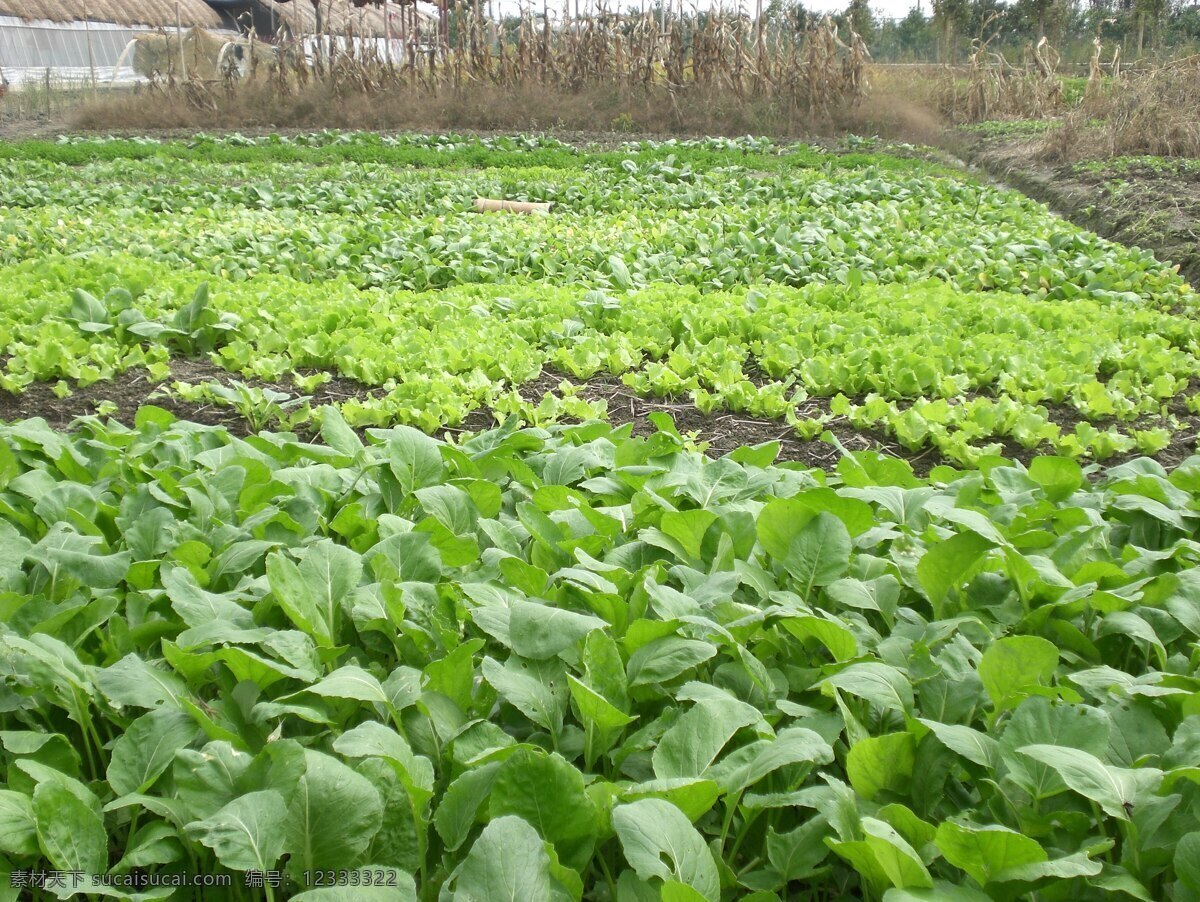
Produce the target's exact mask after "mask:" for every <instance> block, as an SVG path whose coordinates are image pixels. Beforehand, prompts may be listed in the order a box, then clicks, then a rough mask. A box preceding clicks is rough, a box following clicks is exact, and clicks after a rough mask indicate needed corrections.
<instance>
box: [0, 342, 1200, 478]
mask: <svg viewBox="0 0 1200 902" xmlns="http://www.w3.org/2000/svg"><path fill="white" fill-rule="evenodd" d="M2 363H3V361H2V360H0V364H2ZM308 372H310V371H306V372H305V373H304V374H303V375H307V374H308ZM751 375H752V376H753V373H751ZM564 379H569V380H570V381H572V382H573V383H575V384H576V386H577V394H578V395H579V396H580V397H582V398H585V399H586V400H589V401H604V402H605V403H606V405H607V411H608V420H609V422H611V423H612V424H613V425H614V426H623V425H626V424H632V426H633V434H634V435H641V436H645V435H650V434H652V433H653V432H655V431H656V430H657V427H656V426H655V425H654V423H653V422H651V420H650V417H651V415H652V414H655V413H666V414H668V415H669V416H670V417H671V419H672V420H673V421H674V423H675V427H676V429H678V430H679V431H680V432H681V433H683V434H685V435H688V434H690V435H692V436H694V438H695V440H696V441H697V442H699V443H703V445H704V446H705V451H706V453H707V454H708V455H709V456H711V457H720V456H722V455H725V454H728V453H730V452H732V451H734V450H736V449H737V448H740V447H742V446H745V445H758V444H762V443H765V442H778V443H779V454H778V457H777V460H779V461H781V462H786V461H795V462H799V463H802V464H804V465H806V466H811V467H820V468H822V469H831V468H833V467H835V466H836V465H837V462H838V460H839V459H840V458H841V454H842V452H841V450H840V448H844V449H845V450H847V451H865V450H873V451H877V452H879V453H881V454H886V455H889V456H892V457H896V458H899V459H901V460H906V461H908V462H909V464H910V465H911V466H912V468H913V471H914V472H915V473H916V474H917V475H919V476H924V475H927V474H928V473H929V471H930V470H931V469H933V468H934V467H936V466H939V465H942V464H949V463H950V461H948V460H946V459H945V458H944V457H943V456H942V455H941V454H940V453H939V452H938V451H937V450H936V449H934V448H927V449H923V450H921V451H912V450H910V449H908V448H905V447H904V446H903V445H901V444H900V443H898V442H897V441H895V440H894V439H893V438H891V437H890V436H888V435H886V434H885V433H883V432H881V431H878V430H874V429H856V428H854V427H853V426H851V425H850V424H849V423H848V422H847V421H846V420H845V419H842V418H838V417H834V418H833V419H831V420H830V422H829V423H828V426H827V430H828V432H829V433H831V434H832V436H833V438H834V439H835V440H836V443H834V442H826V441H822V440H819V439H817V440H812V441H806V440H802V439H799V438H797V437H796V435H795V434H794V433H793V431H792V430H791V428H790V427H789V426H788V425H787V424H786V423H784V422H782V421H780V420H772V419H764V418H761V417H752V416H749V415H747V414H744V413H735V412H731V411H715V412H713V413H711V414H706V413H703V412H701V411H700V410H699V409H698V408H697V407H696V406H695V405H694V404H693V403H692V402H691V401H689V400H687V399H684V398H659V397H642V396H640V395H638V394H636V393H635V392H634V391H633V390H632V389H630V388H629V387H628V386H626V385H625V384H624V383H623V382H621V380H620V378H619V377H614V376H611V375H607V374H601V375H598V376H595V377H593V378H591V379H588V380H585V381H583V382H580V381H579V380H577V379H572V378H571V377H569V376H566V375H565V374H563V373H560V372H556V371H554V370H546V371H544V372H543V373H542V374H541V375H540V376H539V377H538V378H536V379H534V380H531V381H530V382H527V383H525V384H524V385H522V386H521V387H520V389H519V390H520V393H521V396H522V397H523V398H524V399H525V400H526V401H528V402H530V403H534V404H536V403H537V402H539V401H541V400H542V398H543V397H544V396H545V395H546V394H547V393H550V394H555V395H557V394H559V389H558V387H559V385H560V383H561V382H562V381H563V380H564ZM172 381H180V382H192V383H197V382H206V381H215V382H219V383H220V384H222V385H229V384H231V383H232V382H234V381H241V382H244V383H246V384H249V385H252V386H255V387H258V388H264V389H267V388H269V389H273V390H275V391H279V392H284V393H286V394H288V395H289V396H290V397H292V398H296V397H299V396H300V395H301V394H302V393H301V392H300V390H299V389H298V388H297V387H296V386H295V385H293V384H288V383H276V382H265V381H262V380H256V379H253V378H243V377H240V376H237V375H235V374H233V373H230V372H229V371H227V370H224V369H222V368H220V367H218V366H216V365H215V364H212V363H209V362H207V361H201V360H182V359H177V360H172V361H171V373H170V376H169V377H167V379H165V380H161V381H155V380H153V379H151V377H150V375H149V373H147V372H146V371H145V370H129V371H128V372H125V373H122V374H121V375H120V376H119V377H118V378H116V379H114V380H111V381H102V382H96V383H93V384H91V385H88V386H83V387H80V386H77V385H73V386H71V388H72V391H71V393H70V394H68V395H67V396H66V397H64V398H59V397H58V396H57V395H56V394H55V393H54V390H53V384H52V383H49V382H35V383H33V384H32V385H30V386H28V387H27V388H26V389H25V391H24V392H23V393H21V394H19V395H14V394H10V393H8V392H4V391H0V422H13V421H16V420H22V419H28V418H32V417H41V418H43V419H44V420H46V422H47V423H48V424H49V425H50V426H53V427H54V428H57V429H67V428H69V427H70V426H71V424H72V423H73V422H74V421H75V420H76V419H78V418H80V417H86V416H94V415H97V408H98V406H99V405H100V404H102V403H105V402H107V403H110V404H113V405H115V406H116V409H115V410H113V411H111V412H109V413H108V414H107V416H111V417H112V418H114V419H116V420H118V421H119V422H121V423H124V424H125V425H132V424H133V422H134V419H135V417H136V415H137V412H138V410H139V409H140V408H141V407H142V406H145V405H152V406H155V407H160V408H163V409H164V410H168V411H170V412H171V413H173V414H174V415H175V416H177V417H179V418H180V419H185V420H190V421H191V422H194V423H200V424H203V425H207V426H223V427H225V428H226V429H228V430H229V431H230V432H231V433H233V434H234V435H238V436H243V437H244V436H247V435H251V434H253V429H252V427H251V424H250V423H249V422H248V421H247V420H246V419H245V418H244V417H242V416H241V415H240V414H239V413H238V412H237V411H236V410H235V409H233V408H231V407H226V406H223V405H217V404H208V403H191V402H187V401H182V400H180V399H178V398H173V397H169V396H165V397H164V396H156V395H158V393H159V392H160V391H161V390H162V389H163V388H164V387H165V386H166V385H167V384H169V383H170V382H172ZM1194 388H1195V389H1196V390H1200V384H1198V385H1197V386H1194ZM378 392H379V389H376V388H373V387H371V386H367V385H364V384H362V383H359V382H356V381H355V380H353V379H348V378H345V377H343V376H339V375H336V374H335V375H333V376H332V377H331V378H330V380H329V381H328V382H326V383H324V384H323V385H320V386H318V387H317V388H316V389H315V390H314V391H312V392H307V393H303V394H305V396H307V397H308V398H309V399H310V403H311V404H312V405H313V406H314V407H316V406H319V405H323V404H331V403H338V402H342V401H346V400H349V399H351V398H359V399H366V398H369V397H371V396H372V395H377V394H378ZM1185 397H1186V396H1183V397H1180V398H1178V399H1176V400H1175V401H1174V402H1173V403H1172V405H1171V413H1172V414H1174V415H1175V416H1176V417H1178V418H1179V420H1180V421H1181V424H1182V428H1181V430H1180V431H1179V432H1177V433H1176V434H1175V435H1174V436H1173V438H1172V442H1171V444H1170V445H1169V446H1168V447H1167V448H1165V449H1163V450H1162V451H1160V452H1159V453H1157V454H1155V455H1154V458H1155V459H1156V460H1158V461H1159V462H1160V463H1161V464H1163V466H1165V467H1173V466H1175V465H1177V464H1179V463H1180V462H1181V461H1183V460H1185V459H1186V458H1188V457H1190V456H1191V455H1192V454H1194V453H1196V451H1197V438H1198V434H1200V417H1197V416H1195V415H1193V414H1191V413H1190V412H1188V410H1187V408H1186V407H1185V405H1184V401H1185ZM798 412H799V413H800V414H801V415H804V416H817V415H819V414H822V413H824V414H828V413H829V412H830V411H829V399H828V398H810V399H809V400H808V401H806V402H805V405H804V407H803V408H802V409H801V410H799V411H798ZM1050 418H1051V419H1052V420H1053V421H1054V422H1055V423H1057V424H1058V425H1060V426H1061V427H1062V428H1063V431H1064V432H1068V431H1070V430H1072V429H1074V428H1075V425H1076V424H1077V423H1079V422H1081V421H1082V419H1083V417H1082V416H1081V415H1080V414H1079V412H1078V411H1076V410H1075V409H1074V408H1072V407H1069V406H1067V405H1057V406H1052V407H1051V408H1050ZM496 425H497V418H496V416H495V415H494V413H493V412H492V411H491V410H489V409H487V408H480V409H478V410H475V411H473V412H472V413H471V414H470V415H469V416H468V417H467V418H466V420H465V421H464V422H463V423H461V424H460V425H458V426H455V427H446V428H444V429H443V430H442V431H443V432H444V433H447V434H451V435H463V434H465V433H469V432H478V431H482V430H486V429H491V428H493V427H495V426H496ZM1103 425H1104V424H1102V423H1098V424H1097V426H1100V427H1102V426H1103ZM1133 425H1134V426H1135V427H1137V428H1148V427H1150V426H1153V425H1159V424H1158V423H1157V422H1151V421H1149V420H1148V421H1146V422H1143V423H1135V424H1133ZM308 437H309V438H313V437H315V436H313V435H309V436H308ZM1001 444H1002V445H1003V451H1002V453H1003V454H1004V456H1005V457H1008V458H1011V459H1014V460H1019V461H1021V462H1023V463H1028V462H1029V461H1030V460H1032V459H1033V458H1034V457H1035V456H1037V455H1038V454H1044V453H1047V452H1046V450H1045V449H1034V450H1031V449H1028V448H1024V447H1022V446H1020V445H1018V444H1016V443H1014V442H1011V441H1005V440H1001ZM839 445H840V448H839ZM1139 456H1142V455H1141V454H1140V453H1138V452H1133V453H1129V454H1124V455H1120V456H1117V457H1114V458H1110V459H1109V460H1107V461H1105V464H1107V465H1112V464H1117V463H1121V462H1123V461H1125V460H1129V459H1131V458H1134V457H1139Z"/></svg>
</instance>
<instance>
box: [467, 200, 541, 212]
mask: <svg viewBox="0 0 1200 902" xmlns="http://www.w3.org/2000/svg"><path fill="white" fill-rule="evenodd" d="M550 206H551V205H550V204H539V203H533V202H530V201H523V200H497V199H493V198H488V197H477V198H475V212H476V213H549V212H550Z"/></svg>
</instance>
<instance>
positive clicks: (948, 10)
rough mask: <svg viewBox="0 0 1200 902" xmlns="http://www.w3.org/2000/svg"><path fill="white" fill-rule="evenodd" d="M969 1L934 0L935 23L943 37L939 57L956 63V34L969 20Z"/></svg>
mask: <svg viewBox="0 0 1200 902" xmlns="http://www.w3.org/2000/svg"><path fill="white" fill-rule="evenodd" d="M969 12H970V6H969V0H933V22H934V24H935V25H936V26H937V29H938V32H939V34H940V35H941V42H940V43H941V47H940V48H939V52H938V57H939V59H943V60H945V61H946V62H953V61H954V33H955V31H956V30H958V29H960V28H961V27H962V26H963V24H964V23H965V22H966V20H967V14H968V13H969Z"/></svg>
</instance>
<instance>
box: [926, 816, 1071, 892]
mask: <svg viewBox="0 0 1200 902" xmlns="http://www.w3.org/2000/svg"><path fill="white" fill-rule="evenodd" d="M935 842H936V843H937V847H938V849H939V850H940V851H941V853H942V856H943V857H944V858H945V859H946V860H947V861H948V862H950V863H951V864H952V865H954V866H955V867H957V868H962V869H963V870H964V871H966V872H967V873H968V874H970V875H971V878H972V879H973V880H974V881H975V882H976V883H978V884H979V885H980V886H985V885H987V884H988V883H989V882H991V880H992V878H994V877H995V876H996V875H997V874H999V873H1001V872H1002V871H1005V870H1008V869H1009V868H1015V867H1020V866H1021V865H1025V864H1030V863H1032V862H1037V861H1045V860H1046V859H1047V858H1048V856H1047V855H1046V850H1045V849H1043V848H1042V847H1041V846H1040V845H1039V844H1038V842H1037V840H1034V839H1030V838H1029V837H1028V836H1025V835H1024V834H1023V833H1017V832H1016V831H1015V830H1009V829H1008V828H1007V827H1001V826H999V825H995V824H989V825H987V826H983V827H974V826H970V825H967V824H956V823H954V822H952V821H946V822H944V823H942V824H941V825H940V826H939V827H938V831H937V838H936V839H935Z"/></svg>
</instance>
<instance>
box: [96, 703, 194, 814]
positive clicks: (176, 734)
mask: <svg viewBox="0 0 1200 902" xmlns="http://www.w3.org/2000/svg"><path fill="white" fill-rule="evenodd" d="M196 734H197V730H196V724H195V722H194V721H193V720H192V718H191V717H190V716H189V715H187V714H185V713H183V712H182V711H175V710H171V709H168V708H159V709H156V710H154V711H151V712H149V713H148V714H143V715H142V716H141V717H139V718H138V719H137V720H135V721H134V722H133V723H131V724H130V725H129V728H128V729H126V730H125V732H124V733H122V734H121V736H120V737H119V738H118V739H117V741H116V742H115V743H113V748H112V756H111V758H110V759H109V763H108V785H109V786H111V787H112V789H113V792H115V793H117V794H118V795H128V794H129V793H133V792H145V791H146V790H147V789H149V788H150V786H151V785H152V784H153V783H154V782H155V781H156V780H157V779H158V778H159V776H160V775H161V774H162V772H163V771H165V770H166V769H167V768H168V767H170V766H171V762H172V761H173V760H174V758H175V753H176V752H177V751H178V750H179V749H181V748H183V747H184V746H186V745H188V744H190V743H191V742H192V740H193V739H194V738H195V737H196Z"/></svg>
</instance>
